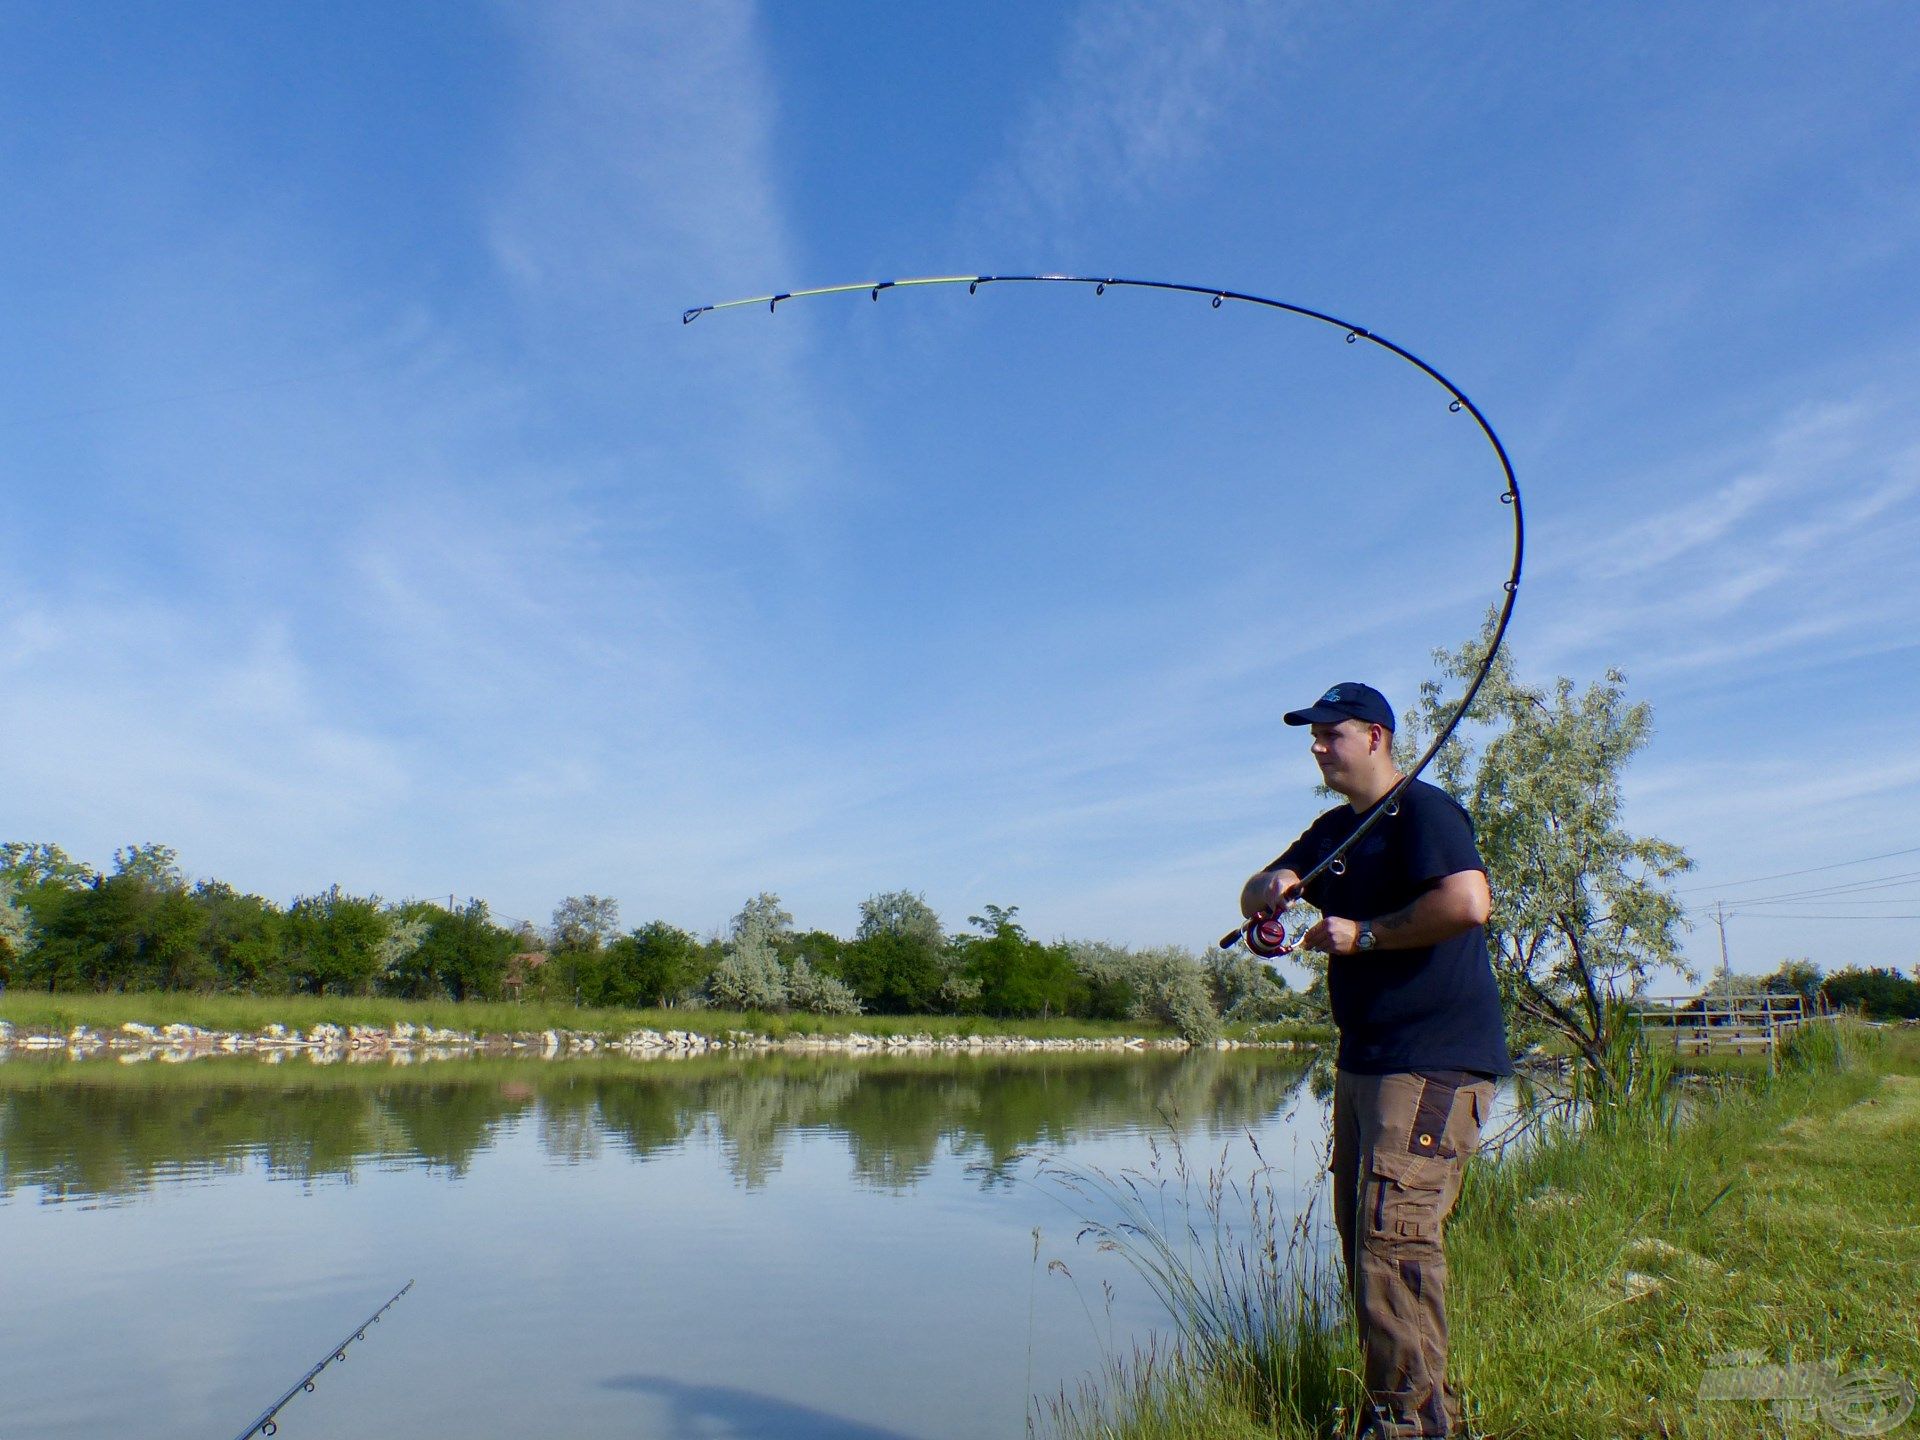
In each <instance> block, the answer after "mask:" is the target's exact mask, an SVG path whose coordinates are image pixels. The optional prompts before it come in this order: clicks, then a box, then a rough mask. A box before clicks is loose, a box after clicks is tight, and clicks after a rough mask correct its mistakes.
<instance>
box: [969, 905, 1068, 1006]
mask: <svg viewBox="0 0 1920 1440" xmlns="http://www.w3.org/2000/svg"><path fill="white" fill-rule="evenodd" d="M984 908H985V910H986V913H985V914H984V915H969V916H968V917H967V923H968V924H970V925H972V926H973V927H974V928H975V929H976V930H978V931H979V932H980V934H979V935H978V936H977V937H969V938H968V939H966V940H965V941H964V942H963V943H962V945H961V954H962V958H963V961H964V964H965V966H966V971H967V974H968V975H969V976H971V977H972V978H973V979H974V980H976V981H978V982H979V985H980V1008H981V1009H982V1010H984V1011H986V1013H987V1014H989V1015H999V1016H1010V1015H1032V1016H1040V1017H1042V1018H1044V1017H1046V1016H1049V1015H1068V1014H1072V1013H1073V1011H1074V1009H1075V1008H1076V1006H1075V1002H1076V1000H1079V999H1081V998H1082V997H1084V995H1085V993H1086V988H1085V986H1084V985H1083V984H1082V983H1081V981H1080V976H1079V974H1078V972H1077V971H1076V970H1075V969H1074V964H1073V956H1072V954H1071V953H1070V952H1069V950H1068V948H1067V946H1066V945H1065V944H1064V943H1063V944H1059V945H1042V944H1041V943H1039V942H1038V941H1037V940H1034V939H1032V938H1031V937H1029V936H1028V934H1027V932H1026V931H1025V930H1023V929H1022V928H1021V927H1020V924H1019V922H1018V921H1017V920H1015V919H1014V917H1015V916H1016V915H1018V914H1019V913H1020V907H1019V906H1018V905H1009V906H1006V907H1004V908H1002V907H1001V906H999V905H988V906H986V907H984Z"/></svg>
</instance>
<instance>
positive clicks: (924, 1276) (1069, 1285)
mask: <svg viewBox="0 0 1920 1440" xmlns="http://www.w3.org/2000/svg"><path fill="white" fill-rule="evenodd" d="M1315 1091H1316V1087H1315V1086H1313V1085H1312V1084H1310V1083H1309V1080H1308V1071H1307V1067H1306V1064H1305V1062H1304V1060H1303V1058H1302V1057H1301V1056H1298V1055H1292V1054H1286V1053H1282V1052H1260V1051H1238V1052H1227V1053H1219V1052H1212V1051H1206V1052H1197V1053H1192V1054H1188V1055H1184V1056H1169V1055H1144V1056H1114V1055H1103V1054H1072V1053H1058V1054H1041V1055H1035V1056H1030V1057H1029V1056H1018V1057H1015V1056H1001V1057H989V1058H979V1057H969V1056H942V1057H927V1058H911V1059H909V1058H886V1057H873V1058H867V1059H860V1060H839V1059H825V1058H813V1057H804V1058H799V1057H759V1058H735V1057H718V1058H712V1059H699V1060H690V1061H684V1062H629V1061H624V1060H616V1059H610V1058H600V1059H589V1060H580V1061H563V1062H541V1061H536V1060H511V1059H503V1060H460V1061H445V1062H437V1063H433V1064H425V1065H414V1066H387V1065H378V1066H366V1065H356V1066H345V1065H341V1066H315V1065H309V1064H306V1063H303V1062H302V1063H289V1064H285V1065H278V1066H269V1065H264V1064H261V1063H259V1062H258V1061H253V1060H226V1059H214V1060H200V1061H194V1062H192V1063H188V1064H182V1065H159V1064H145V1065H122V1064H116V1063H114V1062H113V1061H111V1060H103V1061H70V1060H36V1059H27V1058H16V1059H13V1060H10V1061H7V1062H5V1063H3V1064H0V1225H3V1226H4V1227H5V1235H6V1246H5V1255H6V1288H7V1304H6V1306H5V1307H4V1309H0V1436H12V1435H21V1436H35V1437H60V1436H80V1435H85V1436H88V1437H97V1436H100V1435H103V1434H106V1435H131V1434H139V1435H142V1436H155V1437H170V1436H179V1437H188V1436H193V1437H206V1436H215V1437H224V1436H230V1435H237V1434H238V1433H239V1432H240V1430H241V1427H243V1426H244V1425H246V1423H247V1422H248V1421H249V1420H250V1419H252V1418H253V1417H254V1416H255V1415H257V1414H259V1413H260V1411H261V1410H263V1409H264V1408H265V1407H266V1406H267V1405H268V1404H269V1403H271V1402H272V1401H273V1400H274V1399H275V1398H276V1397H277V1396H278V1395H279V1394H280V1393H281V1392H282V1391H283V1390H285V1389H286V1388H287V1387H288V1386H289V1385H291V1384H292V1383H293V1382H294V1381H295V1380H296V1379H298V1378H299V1376H300V1375H301V1373H302V1372H303V1371H304V1370H305V1369H306V1368H307V1367H308V1366H309V1365H311V1364H313V1363H314V1362H316V1361H318V1360H319V1359H321V1358H322V1357H323V1356H324V1355H326V1354H327V1353H328V1351H329V1347H330V1346H333V1345H335V1344H337V1343H338V1342H339V1340H340V1339H341V1337H342V1336H343V1335H346V1334H350V1333H352V1331H353V1329H354V1327H355V1326H356V1325H357V1324H358V1323H359V1322H360V1321H362V1320H363V1319H364V1318H365V1317H366V1316H367V1315H368V1314H369V1313H371V1312H372V1311H373V1310H374V1309H375V1308H376V1307H377V1306H378V1305H379V1304H380V1303H381V1302H382V1301H383V1300H385V1299H386V1298H387V1297H388V1296H389V1295H391V1294H392V1293H393V1292H394V1291H396V1290H397V1289H399V1287H400V1286H401V1285H402V1284H403V1283H404V1282H406V1281H408V1280H413V1281H415V1282H416V1284H415V1286H414V1288H413V1290H412V1291H411V1292H410V1293H408V1294H407V1295H406V1296H405V1297H404V1298H403V1299H402V1300H401V1301H400V1302H399V1303H398V1304H397V1305H395V1306H394V1307H393V1309H392V1310H390V1311H389V1312H388V1314H387V1316H386V1318H385V1320H384V1321H383V1322H382V1323H381V1324H380V1325H378V1326H377V1327H373V1328H370V1329H369V1330H368V1331H367V1332H366V1336H365V1338H364V1340H361V1341H359V1342H357V1343H355V1344H354V1345H353V1346H352V1347H351V1348H350V1349H349V1350H348V1352H347V1356H346V1360H345V1362H344V1363H339V1364H335V1365H333V1366H331V1367H330V1368H329V1369H327V1371H326V1372H325V1373H324V1374H323V1375H322V1376H321V1377H320V1379H319V1381H318V1388H317V1390H316V1391H315V1392H314V1393H312V1394H302V1395H299V1396H297V1397H296V1398H295V1399H294V1400H293V1401H292V1403H291V1404H290V1405H289V1406H288V1407H287V1409H286V1411H285V1413H284V1414H283V1415H282V1416H281V1434H282V1436H285V1437H289V1440H306V1437H313V1440H322V1437H344V1436H355V1437H362V1436H366V1435H368V1434H380V1435H403V1434H416V1435H422V1436H441V1435H461V1436H467V1437H475V1440H490V1437H507V1436H516V1437H517V1436H522V1435H527V1434H543V1435H558V1436H571V1435H588V1434H592V1435H596V1436H620V1437H647V1440H655V1437H658V1440H681V1437H685V1440H693V1437H703V1440H709V1437H745V1436H768V1437H774V1436H778V1437H782V1440H796V1437H798V1440H809V1437H822V1440H824V1437H828V1436H834V1437H854V1440H860V1437H866V1440H883V1437H897V1440H907V1437H915V1440H945V1437H971V1436H989V1435H993V1436H1017V1435H1020V1434H1022V1433H1024V1430H1025V1425H1026V1418H1027V1416H1028V1414H1029V1411H1030V1410H1033V1409H1036V1408H1037V1407H1036V1406H1035V1405H1034V1402H1033V1401H1032V1399H1031V1397H1033V1396H1035V1395H1039V1396H1042V1397H1044V1396H1047V1395H1052V1394H1056V1393H1058V1391H1059V1390H1060V1388H1061V1387H1062V1385H1066V1386H1068V1387H1069V1388H1071V1387H1072V1386H1074V1385H1075V1384H1077V1382H1078V1381H1079V1380H1080V1379H1081V1378H1082V1377H1083V1376H1085V1375H1087V1374H1088V1373H1089V1372H1090V1371H1092V1370H1093V1369H1095V1368H1096V1367H1097V1366H1098V1364H1099V1363H1100V1360H1101V1356H1102V1352H1103V1348H1104V1347H1107V1346H1113V1347H1115V1348H1117V1349H1119V1350H1121V1351H1125V1350H1127V1349H1129V1348H1130V1346H1131V1344H1132V1342H1133V1340H1134V1339H1135V1338H1140V1337H1144V1336H1145V1335H1146V1334H1147V1333H1148V1332H1149V1331H1150V1330H1151V1329H1153V1328H1154V1327H1155V1326H1156V1325H1158V1324H1159V1323H1160V1321H1161V1316H1160V1314H1159V1312H1158V1311H1157V1309H1156V1308H1155V1306H1154V1304H1153V1302H1152V1299H1151V1297H1150V1296H1149V1295H1148V1294H1147V1293H1146V1292H1145V1290H1144V1287H1143V1286H1142V1285H1141V1284H1140V1282H1139V1281H1137V1280H1136V1279H1135V1278H1134V1277H1133V1275H1132V1272H1131V1271H1129V1270H1127V1269H1126V1268H1125V1266H1124V1265H1123V1264H1122V1263H1121V1262H1120V1261H1119V1260H1118V1259H1117V1258H1116V1257H1113V1256H1111V1255H1099V1254H1095V1253H1092V1252H1091V1249H1090V1247H1089V1246H1087V1245H1083V1244H1077V1243H1076V1240H1075V1234H1076V1231H1077V1230H1078V1228H1079V1220H1080V1218H1081V1217H1082V1215H1083V1214H1084V1213H1085V1212H1086V1211H1087V1208H1088V1207H1087V1202H1084V1201H1080V1200H1077V1199H1075V1198H1074V1197H1072V1196H1070V1195H1065V1194H1063V1193H1062V1191H1061V1190H1060V1188H1059V1187H1058V1186H1057V1185H1049V1184H1046V1183H1042V1182H1040V1181H1038V1180H1036V1178H1035V1170H1036V1161H1035V1155H1036V1154H1038V1153H1045V1154H1048V1155H1051V1156H1053V1157H1055V1158H1056V1159H1057V1160H1058V1161H1060V1162H1062V1163H1064V1164H1067V1165H1069V1166H1078V1167H1089V1166H1099V1167H1104V1168H1107V1169H1110V1170H1112V1169H1119V1168H1121V1167H1136V1168H1143V1167H1146V1166H1147V1165H1148V1164H1149V1163H1150V1159H1151V1155H1152V1151H1153V1149H1154V1147H1155V1146H1156V1145H1157V1146H1158V1147H1159V1148H1160V1150H1161V1153H1162V1155H1163V1156H1164V1155H1165V1153H1166V1147H1167V1146H1168V1145H1169V1143H1170V1141H1171V1139H1172V1137H1173V1136H1175V1135H1176V1134H1177V1135H1178V1136H1179V1137H1180V1139H1181V1143H1182V1144H1183V1145H1184V1146H1185V1147H1186V1149H1187V1153H1188V1154H1189V1155H1190V1156H1191V1157H1192V1158H1193V1161H1194V1163H1195V1165H1196V1167H1197V1168H1198V1169H1200V1170H1205V1169H1206V1168H1208V1167H1209V1166H1211V1165H1213V1164H1216V1163H1217V1162H1218V1161H1219V1159H1220V1157H1221V1155H1222V1153H1223V1151H1224V1152H1225V1153H1226V1155H1227V1164H1228V1165H1229V1166H1230V1167H1231V1168H1232V1169H1234V1170H1235V1171H1236V1172H1237V1173H1239V1174H1242V1175H1244V1174H1245V1173H1247V1172H1248V1171H1249V1170H1250V1169H1251V1168H1252V1167H1253V1165H1254V1163H1255V1161H1254V1159H1253V1156H1252V1154H1251V1152H1250V1148H1249V1143H1248V1136H1249V1135H1251V1136H1252V1137H1254V1138H1255V1139H1257V1141H1258V1143H1259V1146H1260V1148H1261V1151H1262V1152H1263V1153H1264V1155H1265V1156H1266V1158H1267V1160H1268V1161H1269V1162H1270V1163H1272V1164H1273V1165H1275V1166H1276V1167H1277V1168H1278V1170H1279V1171H1280V1174H1281V1180H1280V1188H1281V1190H1282V1192H1283V1193H1285V1192H1286V1191H1287V1190H1288V1189H1289V1188H1291V1189H1292V1190H1293V1191H1294V1192H1295V1193H1296V1194H1300V1195H1304V1193H1305V1191H1306V1190H1307V1189H1309V1188H1311V1187H1312V1186H1314V1185H1315V1184H1317V1182H1318V1178H1319V1177H1318V1169H1319V1166H1320V1164H1321V1163H1322V1162H1321V1159H1320V1155H1319V1147H1320V1144H1321V1142H1322V1136H1323V1134H1324V1129H1325V1118H1324V1117H1325V1112H1324V1103H1323V1101H1322V1100H1321V1099H1319V1098H1318V1097H1317V1096H1316V1093H1315ZM1036 1229H1037V1230H1038V1231H1039V1238H1038V1240H1037V1241H1036V1239H1035V1235H1034V1232H1035V1230H1036ZM1056 1259H1057V1260H1060V1261H1062V1262H1064V1263H1063V1265H1062V1266H1058V1267H1056V1266H1052V1265H1051V1264H1050V1262H1051V1261H1053V1260H1056ZM1109 1284H1110V1285H1111V1286H1112V1294H1111V1296H1109V1294H1108V1291H1107V1288H1106V1287H1107V1285H1109Z"/></svg>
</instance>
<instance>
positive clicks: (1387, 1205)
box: [1366, 1150, 1448, 1243]
mask: <svg viewBox="0 0 1920 1440" xmlns="http://www.w3.org/2000/svg"><path fill="white" fill-rule="evenodd" d="M1367 1165H1368V1170H1369V1172H1370V1173H1369V1175H1368V1188H1369V1189H1370V1190H1371V1191H1372V1193H1371V1194H1369V1195H1368V1196H1367V1203H1366V1215H1367V1230H1368V1233H1369V1234H1370V1235H1371V1236H1372V1237H1373V1238H1374V1239H1376V1240H1385V1241H1389V1242H1396V1241H1397V1242H1400V1243H1407V1242H1413V1243H1421V1242H1428V1243H1438V1241H1439V1239H1440V1221H1441V1209H1442V1204H1443V1196H1444V1194H1445V1192H1446V1188H1447V1170H1448V1162H1447V1161H1445V1160H1442V1159H1438V1158H1434V1159H1428V1158H1426V1157H1425V1156H1421V1155H1398V1154H1395V1153H1394V1152H1393V1151H1391V1150H1376V1151H1375V1152H1374V1153H1373V1155H1371V1156H1370V1157H1369V1158H1368V1161H1367Z"/></svg>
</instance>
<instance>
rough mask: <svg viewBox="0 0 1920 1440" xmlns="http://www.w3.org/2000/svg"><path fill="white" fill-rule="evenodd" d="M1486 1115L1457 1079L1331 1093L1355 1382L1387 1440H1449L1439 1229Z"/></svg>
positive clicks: (1481, 1098)
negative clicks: (1441, 1439) (1356, 1345)
mask: <svg viewBox="0 0 1920 1440" xmlns="http://www.w3.org/2000/svg"><path fill="white" fill-rule="evenodd" d="M1492 1103H1493V1082H1492V1081H1489V1080H1483V1079H1481V1078H1479V1077H1478V1076H1475V1075H1472V1074H1469V1073H1467V1072H1465V1071H1458V1070H1454V1071H1439V1070H1435V1071H1427V1072H1425V1073H1403V1074H1395V1075H1355V1074H1352V1073H1350V1072H1348V1071H1345V1070H1342V1071H1340V1072H1338V1075H1337V1077H1336V1079H1335V1082H1334V1090H1333V1167H1332V1168H1333V1213H1334V1220H1335V1223H1336V1224H1337V1225H1338V1226H1339V1229H1340V1253H1341V1258H1342V1259H1343V1260H1344V1261H1345V1262H1346V1269H1347V1286H1348V1290H1349V1293H1350V1294H1351V1296H1352V1298H1353V1313H1354V1317H1355V1319H1356V1320H1357V1321H1358V1323H1359V1327H1360V1355H1361V1362H1362V1374H1361V1379H1362V1382H1363V1383H1364V1384H1365V1386H1366V1390H1367V1399H1368V1402H1369V1406H1370V1409H1371V1412H1372V1413H1371V1417H1370V1418H1371V1421H1372V1424H1373V1426H1374V1427H1375V1428H1374V1429H1373V1430H1371V1431H1364V1430H1363V1431H1362V1433H1363V1434H1369V1435H1372V1434H1377V1435H1379V1436H1381V1437H1384V1440H1410V1437H1414V1436H1445V1435H1451V1434H1452V1433H1453V1431H1454V1427H1455V1426H1456V1425H1457V1424H1458V1423H1459V1407H1458V1406H1457V1404H1456V1403H1455V1400H1454V1396H1453V1394H1452V1393H1451V1392H1450V1391H1449V1390H1448V1389H1447V1306H1446V1285H1447V1261H1446V1255H1445V1253H1444V1252H1443V1251H1442V1249H1441V1228H1442V1226H1443V1225H1444V1224H1445V1223H1446V1218H1447V1215H1448V1213H1449V1212H1451V1211H1452V1209H1453V1204H1454V1201H1455V1200H1457V1199H1459V1198H1460V1180H1461V1173H1462V1170H1463V1168H1464V1167H1465V1165H1466V1159H1467V1156H1469V1155H1470V1154H1472V1153H1473V1151H1474V1148H1475V1147H1476V1146H1477V1145H1479V1143H1480V1127H1481V1125H1482V1124H1483V1123H1485V1121H1486V1117H1487V1112H1488V1110H1489V1108H1490V1107H1491V1106H1492Z"/></svg>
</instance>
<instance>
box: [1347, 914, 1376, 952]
mask: <svg viewBox="0 0 1920 1440" xmlns="http://www.w3.org/2000/svg"><path fill="white" fill-rule="evenodd" d="M1376 943H1378V942H1377V940H1376V937H1375V936H1374V933H1373V922H1372V921H1371V920H1362V921H1361V922H1360V938H1359V939H1357V940H1355V941H1354V942H1353V948H1354V949H1356V950H1371V949H1373V947H1374V945H1375V944H1376Z"/></svg>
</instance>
